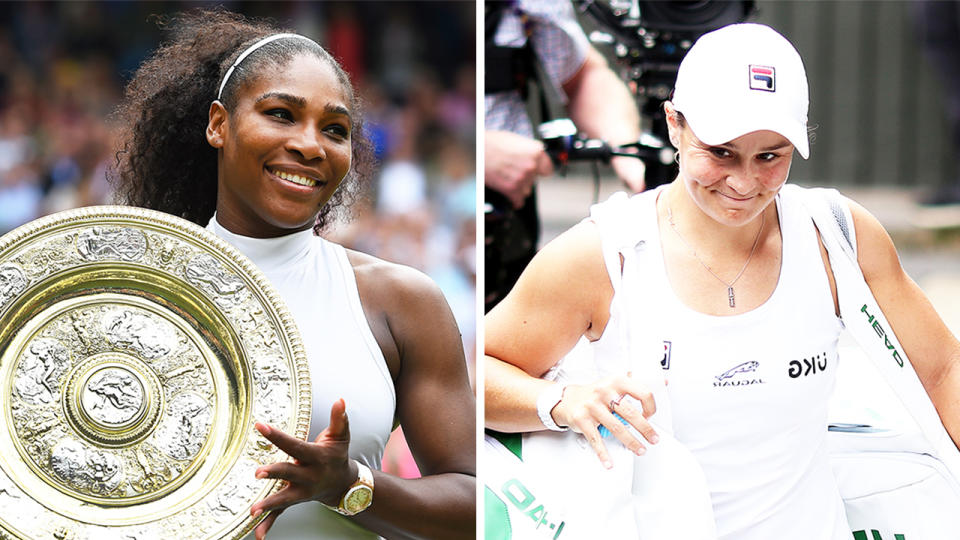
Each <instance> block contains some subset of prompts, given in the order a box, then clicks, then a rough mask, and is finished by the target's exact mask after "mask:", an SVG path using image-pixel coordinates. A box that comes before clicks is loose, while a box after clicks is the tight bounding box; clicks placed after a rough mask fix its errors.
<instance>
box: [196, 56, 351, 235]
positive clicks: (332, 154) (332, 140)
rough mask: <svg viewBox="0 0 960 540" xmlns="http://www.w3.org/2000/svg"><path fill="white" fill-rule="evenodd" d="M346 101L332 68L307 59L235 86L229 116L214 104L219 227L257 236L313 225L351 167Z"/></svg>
mask: <svg viewBox="0 0 960 540" xmlns="http://www.w3.org/2000/svg"><path fill="white" fill-rule="evenodd" d="M349 103H350V101H349V99H348V95H347V92H346V90H345V89H344V88H343V86H342V85H341V84H340V82H339V81H338V80H337V75H336V73H335V72H334V70H333V68H332V67H331V66H330V65H329V64H328V63H326V62H324V61H322V60H320V59H319V58H316V57H315V56H312V55H308V54H303V55H298V56H295V57H293V58H292V59H291V60H290V61H289V62H288V63H287V64H286V65H285V66H283V67H282V68H280V69H275V70H268V71H266V72H265V73H264V74H263V75H262V76H260V77H258V78H255V79H253V80H252V81H251V82H250V83H248V84H246V85H245V87H243V88H240V89H239V94H238V100H237V105H236V107H235V109H234V111H233V112H232V113H231V114H227V113H226V112H225V110H224V109H223V107H222V106H221V105H219V103H214V104H213V105H212V106H211V108H210V123H209V125H208V127H207V140H208V141H209V142H210V144H211V145H212V146H214V147H215V148H219V149H220V156H219V170H218V181H217V182H218V183H217V220H218V221H219V222H220V223H221V225H223V226H224V227H226V228H227V229H228V230H230V231H232V232H235V233H237V234H242V235H245V236H252V237H259V238H267V237H273V236H280V235H283V234H287V233H290V232H293V231H298V230H304V229H307V228H310V227H311V226H313V223H314V221H315V220H316V217H317V214H318V213H319V212H320V209H321V208H323V205H325V204H326V203H327V201H328V200H330V197H331V196H332V195H333V193H334V192H335V191H336V190H337V187H338V186H339V185H340V182H341V181H342V180H343V178H344V176H346V174H347V172H348V171H349V170H350V157H351V139H350V136H351V133H350V128H351V121H350V114H351V111H350V110H349Z"/></svg>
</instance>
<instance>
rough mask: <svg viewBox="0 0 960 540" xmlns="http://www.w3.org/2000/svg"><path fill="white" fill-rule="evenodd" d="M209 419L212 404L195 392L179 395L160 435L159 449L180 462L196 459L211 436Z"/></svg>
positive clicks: (171, 407) (174, 399) (167, 415)
mask: <svg viewBox="0 0 960 540" xmlns="http://www.w3.org/2000/svg"><path fill="white" fill-rule="evenodd" d="M210 415H211V412H210V404H209V403H207V401H206V400H205V399H204V398H203V397H201V396H199V395H197V394H194V393H193V392H184V393H182V394H178V395H176V396H175V397H174V398H173V399H171V400H170V403H169V405H168V406H167V414H166V415H165V416H166V419H165V421H164V425H162V426H161V428H160V430H159V432H158V433H157V440H158V443H159V445H160V449H161V450H162V451H163V452H164V453H165V454H167V455H168V456H170V457H172V458H174V459H179V460H184V459H191V458H193V457H194V456H196V455H197V453H198V452H199V451H200V448H201V447H202V446H203V443H204V441H206V439H207V437H208V436H209V432H210V420H211V419H210Z"/></svg>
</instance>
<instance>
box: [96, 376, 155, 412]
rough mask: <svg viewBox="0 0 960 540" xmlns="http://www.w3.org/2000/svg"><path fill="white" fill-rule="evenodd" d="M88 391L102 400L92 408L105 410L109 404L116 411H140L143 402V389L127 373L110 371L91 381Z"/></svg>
mask: <svg viewBox="0 0 960 540" xmlns="http://www.w3.org/2000/svg"><path fill="white" fill-rule="evenodd" d="M87 389H88V390H90V391H91V392H93V393H94V394H97V395H98V396H99V397H100V400H99V401H97V402H95V403H93V404H92V405H91V408H93V409H103V408H104V405H106V404H107V403H108V402H109V404H110V405H111V406H113V408H115V409H134V410H136V409H139V408H140V404H141V403H142V402H143V387H142V386H140V384H139V383H137V381H136V380H134V378H133V376H132V375H130V374H127V373H122V372H117V371H108V372H107V373H104V374H103V375H102V376H101V377H100V378H99V379H97V380H94V381H90V384H89V385H88V386H87Z"/></svg>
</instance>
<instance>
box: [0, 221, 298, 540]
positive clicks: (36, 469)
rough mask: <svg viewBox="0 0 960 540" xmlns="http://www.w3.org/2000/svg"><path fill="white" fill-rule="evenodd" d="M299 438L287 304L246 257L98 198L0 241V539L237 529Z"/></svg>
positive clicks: (209, 237) (244, 526) (211, 533)
mask: <svg viewBox="0 0 960 540" xmlns="http://www.w3.org/2000/svg"><path fill="white" fill-rule="evenodd" d="M254 422H265V423H268V424H271V425H274V426H277V427H278V428H280V429H283V430H285V431H287V432H288V433H292V434H294V435H296V436H297V437H300V438H303V437H305V436H306V433H307V429H308V426H309V422H310V379H309V373H308V369H307V362H306V357H305V355H304V352H303V346H302V344H301V341H300V336H299V334H298V332H297V329H296V326H295V324H294V322H293V319H292V318H291V317H290V315H289V313H288V312H287V311H286V308H285V307H284V306H283V305H282V302H281V301H280V299H279V297H278V295H277V294H276V292H274V290H273V289H272V287H271V286H270V285H269V283H267V281H266V279H265V278H264V277H263V276H262V275H261V274H260V272H259V271H258V270H257V269H256V268H255V267H254V266H253V264H252V263H251V262H250V261H249V260H247V259H246V258H245V257H243V256H242V255H240V254H239V253H238V252H237V251H236V250H234V249H233V248H232V247H231V246H229V245H228V244H226V243H225V242H223V241H222V240H220V239H219V238H217V237H216V236H215V235H213V234H211V233H209V232H208V231H206V230H204V229H202V228H200V227H198V226H196V225H194V224H192V223H189V222H187V221H185V220H182V219H179V218H176V217H173V216H169V215H167V214H163V213H159V212H154V211H150V210H144V209H139V208H129V207H119V206H101V207H90V208H82V209H79V210H71V211H68V212H62V213H59V214H55V215H52V216H49V217H46V218H42V219H39V220H37V221H34V222H32V223H29V224H27V225H24V226H23V227H20V228H18V229H16V230H14V231H13V232H11V233H9V234H7V235H6V236H4V237H3V238H0V538H28V539H33V538H57V539H77V540H80V539H86V538H90V539H98V540H99V539H109V538H117V539H141V540H144V539H153V538H185V537H189V538H239V537H241V536H243V535H244V534H245V533H246V532H247V531H249V530H250V529H251V528H252V527H253V526H254V525H255V520H254V519H252V518H250V516H249V509H250V506H251V505H252V504H253V503H254V502H256V501H257V500H260V499H262V498H263V497H265V496H266V495H268V494H270V493H272V492H273V491H275V490H276V489H278V488H279V486H278V482H277V481H274V480H258V479H256V478H254V470H255V469H256V468H257V467H258V466H260V465H263V464H268V463H273V462H277V461H283V460H285V459H287V456H286V455H285V454H284V453H283V452H281V451H279V450H278V449H276V448H275V447H274V446H273V445H271V444H270V443H269V442H268V441H267V440H266V439H264V438H263V437H262V436H260V434H259V433H258V432H257V431H256V430H255V429H254V428H253V424H254Z"/></svg>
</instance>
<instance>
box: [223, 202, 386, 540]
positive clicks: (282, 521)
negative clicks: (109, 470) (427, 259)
mask: <svg viewBox="0 0 960 540" xmlns="http://www.w3.org/2000/svg"><path fill="white" fill-rule="evenodd" d="M207 229H208V230H210V231H213V232H214V233H215V234H216V235H217V236H219V237H220V238H223V239H224V240H226V241H227V242H229V243H230V244H231V245H233V246H234V247H235V248H237V249H238V250H239V251H240V252H241V253H243V254H244V255H246V256H247V257H249V258H250V259H251V260H252V261H253V262H254V263H256V265H257V267H259V268H260V270H261V271H262V272H263V273H264V274H265V275H266V276H267V278H268V279H269V280H270V282H271V283H272V284H273V286H274V287H275V288H276V289H277V291H278V292H279V293H280V296H281V297H282V298H283V300H284V301H285V302H286V304H287V306H288V307H289V308H290V311H291V313H292V314H293V318H294V320H295V321H296V323H297V326H298V328H299V329H300V334H301V336H302V338H303V344H304V349H305V350H306V353H307V358H308V360H309V363H310V379H311V382H312V390H313V413H312V418H311V421H310V435H309V439H311V440H312V439H314V438H315V437H316V436H317V435H318V434H319V433H320V432H321V431H322V430H323V429H324V428H325V427H327V425H328V424H329V423H330V407H331V406H332V405H333V403H334V402H335V401H336V400H337V399H339V398H343V399H344V401H345V403H346V406H347V415H348V416H349V418H350V457H352V458H354V459H356V460H358V461H360V462H362V463H365V464H366V465H368V466H369V467H371V468H373V469H379V468H380V460H381V458H382V456H383V448H384V446H385V445H386V443H387V439H388V438H389V437H390V432H391V431H392V428H393V418H394V410H395V408H396V394H395V392H394V387H393V380H392V379H391V377H390V372H389V370H388V369H387V364H386V361H385V360H384V357H383V353H382V352H381V351H380V347H379V346H378V345H377V342H376V339H375V338H374V337H373V333H372V331H371V330H370V326H369V325H368V324H367V319H366V317H365V316H364V313H363V307H362V306H361V305H360V294H359V292H358V291H357V282H356V277H355V275H354V272H353V267H352V266H351V265H350V262H349V261H348V260H347V254H346V251H345V250H344V248H343V247H342V246H340V245H337V244H334V243H332V242H329V241H327V240H324V239H322V238H319V237H316V236H314V235H313V232H312V231H310V230H306V231H301V232H297V233H293V234H289V235H286V236H282V237H279V238H266V239H263V238H250V237H246V236H240V235H236V234H233V233H231V232H230V231H228V230H226V229H224V228H223V227H222V226H221V225H220V224H219V223H218V222H217V221H216V216H214V217H213V218H212V219H211V220H210V223H209V224H208V225H207ZM248 537H249V538H253V535H252V534H250V535H248ZM269 537H271V538H282V539H294V538H303V539H311V540H314V539H318V538H328V539H338V540H339V539H360V538H378V536H377V535H376V534H374V533H371V532H368V531H366V530H365V529H362V528H361V527H359V526H357V525H354V524H353V523H351V522H350V521H349V520H348V519H347V518H344V517H342V516H340V515H339V514H337V513H335V512H333V511H330V510H327V509H326V508H324V507H323V506H322V505H321V504H319V503H317V502H308V503H302V504H298V505H295V506H293V507H290V508H288V509H287V510H286V511H284V513H283V514H282V515H281V516H280V517H279V518H278V519H277V521H276V522H275V523H274V525H273V527H272V528H271V529H270V533H269Z"/></svg>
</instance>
